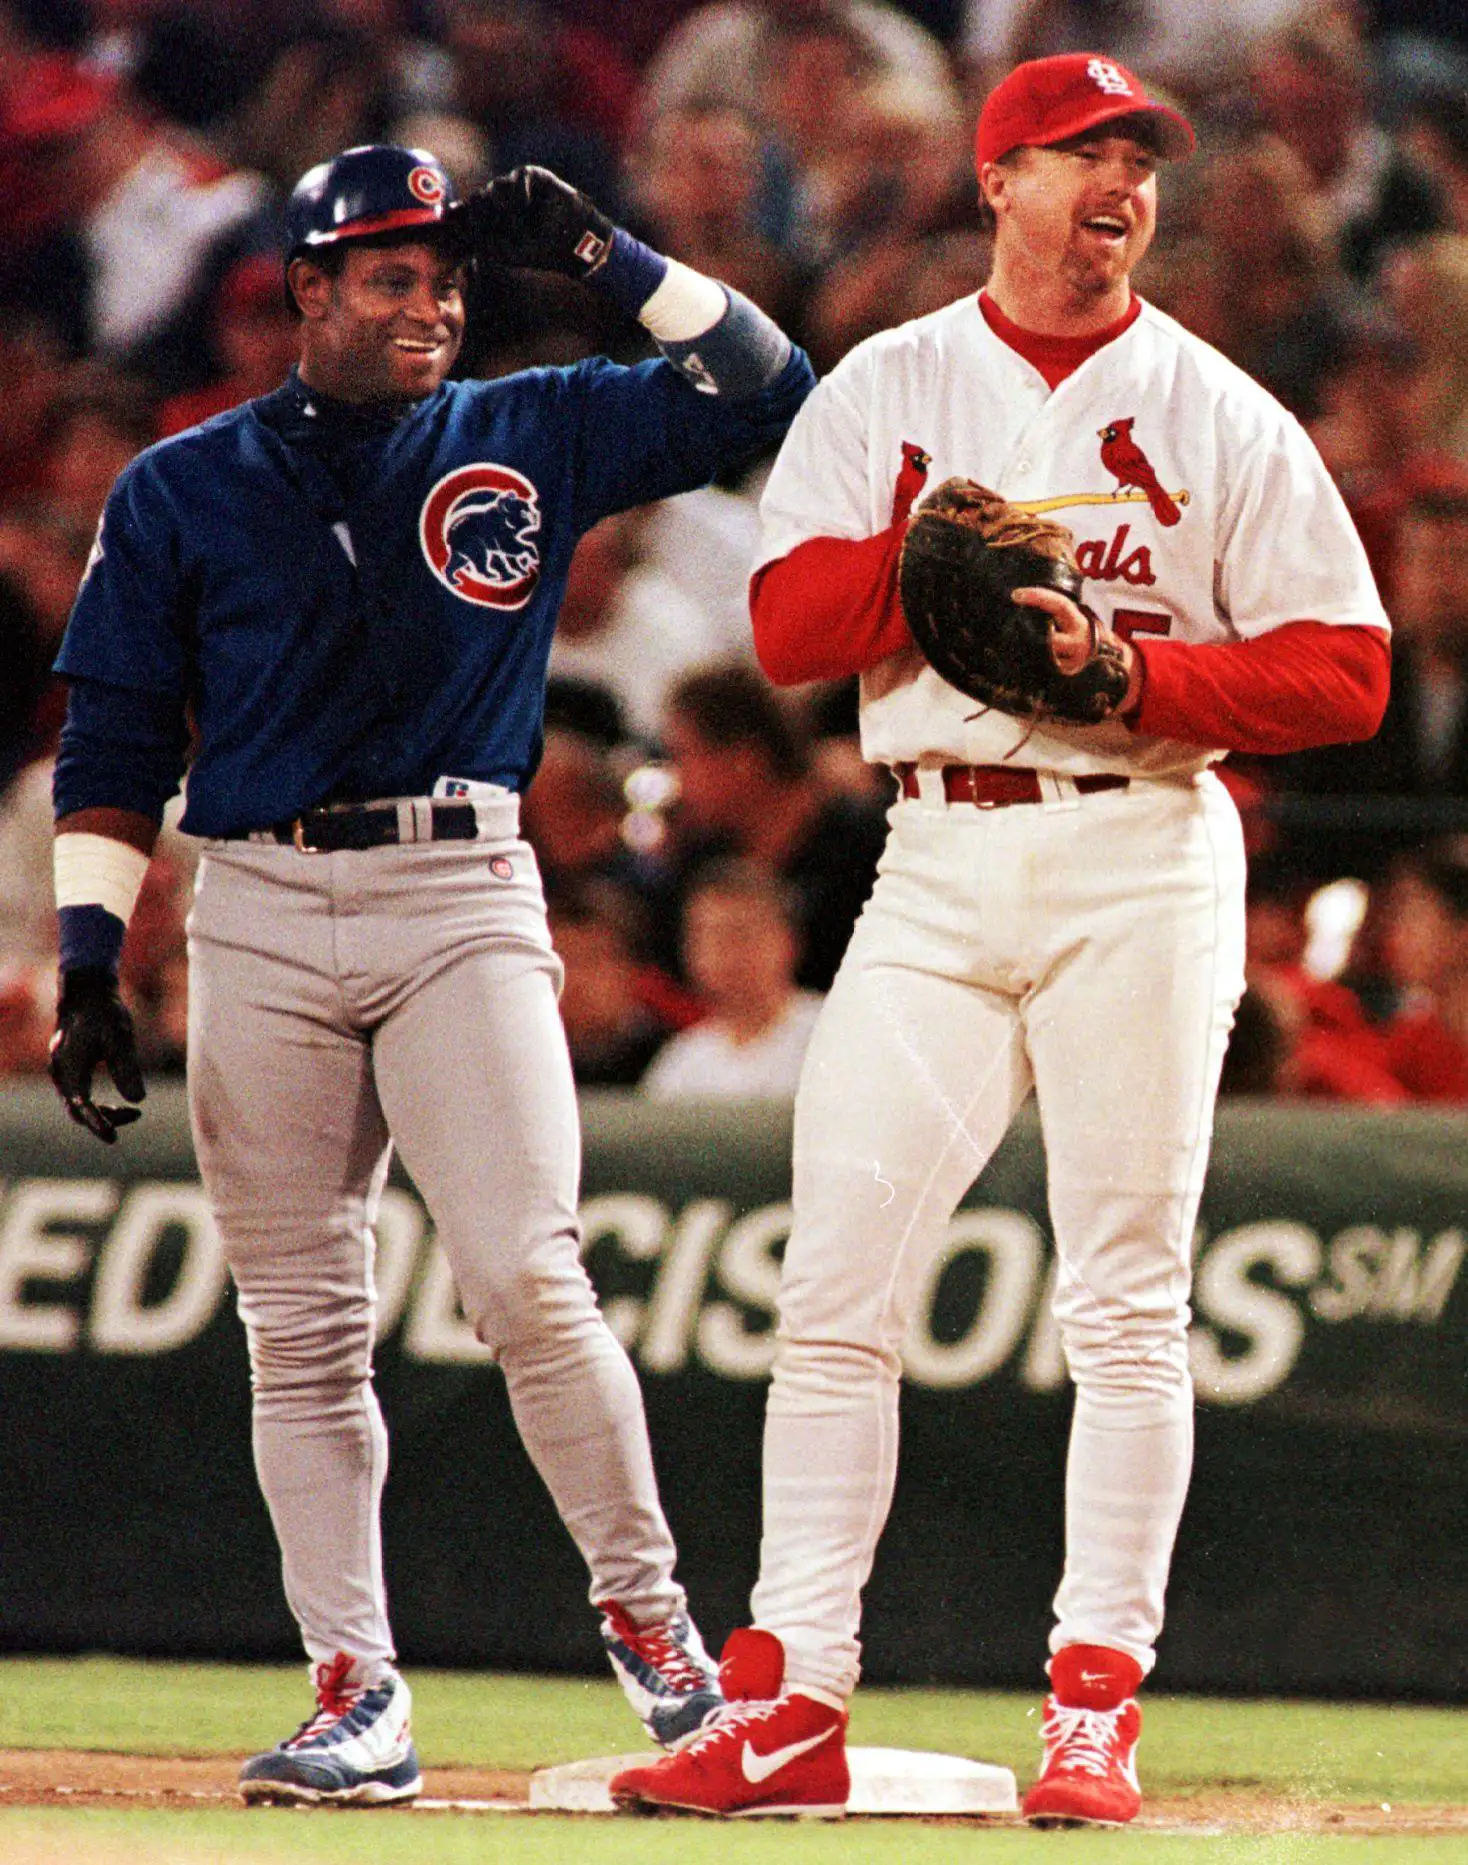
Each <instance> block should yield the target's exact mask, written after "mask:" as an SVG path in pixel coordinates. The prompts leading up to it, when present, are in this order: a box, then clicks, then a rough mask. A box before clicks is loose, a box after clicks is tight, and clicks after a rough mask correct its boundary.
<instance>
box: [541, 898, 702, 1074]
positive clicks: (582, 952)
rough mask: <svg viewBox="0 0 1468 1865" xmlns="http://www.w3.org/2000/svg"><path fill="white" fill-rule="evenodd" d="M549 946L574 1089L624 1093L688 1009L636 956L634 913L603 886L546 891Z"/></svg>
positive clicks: (629, 901)
mask: <svg viewBox="0 0 1468 1865" xmlns="http://www.w3.org/2000/svg"><path fill="white" fill-rule="evenodd" d="M546 907H547V915H548V920H549V925H550V933H551V943H552V945H554V947H555V949H556V955H557V956H558V957H559V959H560V960H561V963H562V964H563V965H564V967H565V978H564V980H563V982H562V986H561V996H560V1007H561V1022H562V1023H563V1024H564V1025H565V1030H566V1043H567V1046H568V1048H569V1049H570V1051H571V1071H572V1074H573V1075H574V1076H575V1078H576V1084H577V1086H578V1087H580V1088H629V1087H631V1086H632V1085H633V1084H634V1083H636V1082H637V1081H639V1080H640V1079H641V1077H642V1074H643V1071H644V1070H645V1069H646V1068H647V1065H648V1063H649V1062H650V1061H651V1060H652V1058H653V1057H654V1056H655V1055H656V1054H657V1052H658V1051H659V1050H660V1049H661V1048H662V1046H663V1044H664V1042H665V1041H666V1040H667V1039H668V1037H669V1036H670V1035H672V1034H673V1032H674V1031H676V1030H678V1029H680V1028H681V1027H682V1026H683V1025H684V1024H686V1023H687V1022H688V1021H689V1020H690V1019H691V1018H692V1017H693V1016H694V1015H696V1014H697V1013H696V1009H695V1006H694V1005H693V1003H692V1000H691V999H688V998H686V997H684V996H683V995H682V994H681V993H679V992H678V991H677V990H676V988H675V987H674V986H673V985H672V981H671V980H670V979H667V978H665V977H663V976H661V975H660V974H659V973H658V972H657V971H656V969H655V968H653V967H651V966H649V965H647V964H646V963H645V962H644V961H643V960H642V959H641V958H640V957H639V955H638V945H639V943H640V909H639V907H638V903H637V902H636V900H635V899H634V898H633V896H632V895H631V894H629V893H628V892H626V891H625V890H623V889H620V888H618V887H617V886H616V885H615V884H613V883H608V882H606V881H601V882H593V883H590V884H585V883H583V884H579V885H569V886H568V885H565V884H561V885H559V886H557V887H555V888H551V887H549V886H548V887H547V890H546Z"/></svg>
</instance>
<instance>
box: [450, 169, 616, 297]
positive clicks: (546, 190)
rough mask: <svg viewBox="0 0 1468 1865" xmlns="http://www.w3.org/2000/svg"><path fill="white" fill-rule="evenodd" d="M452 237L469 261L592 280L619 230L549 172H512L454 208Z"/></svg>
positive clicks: (540, 170) (518, 170) (590, 203)
mask: <svg viewBox="0 0 1468 1865" xmlns="http://www.w3.org/2000/svg"><path fill="white" fill-rule="evenodd" d="M446 218H447V221H448V226H449V230H450V234H451V236H453V237H455V238H456V239H457V241H458V243H459V247H460V250H461V251H462V253H463V254H464V256H465V258H468V259H479V260H488V261H490V262H492V263H493V264H495V265H502V266H529V267H531V268H533V269H534V270H535V271H537V272H560V273H562V274H563V275H564V276H565V277H566V278H577V279H584V278H590V277H591V275H592V273H593V272H596V271H597V270H599V269H600V267H601V266H602V265H603V264H605V262H606V257H607V254H608V253H609V252H610V251H611V249H612V234H613V233H614V232H615V231H616V229H615V228H614V227H613V225H612V223H611V221H610V220H608V219H607V217H606V215H605V214H604V213H603V212H602V211H601V209H600V208H599V207H598V206H597V205H596V203H595V202H594V201H591V200H588V199H587V197H586V196H585V195H584V194H582V193H581V192H580V191H579V190H578V189H576V188H573V187H572V186H571V184H570V183H569V182H567V181H562V180H561V178H560V176H559V175H553V174H552V173H551V172H550V170H549V169H548V168H535V167H533V166H531V167H525V168H512V169H511V170H510V172H509V174H508V175H497V176H496V177H495V178H494V180H493V181H491V182H490V183H488V185H487V186H485V187H483V188H479V189H477V190H476V191H475V192H474V193H473V194H471V195H470V196H469V198H468V199H467V200H465V201H460V202H458V203H456V205H454V206H453V207H451V208H450V209H449V211H448V214H447V216H446Z"/></svg>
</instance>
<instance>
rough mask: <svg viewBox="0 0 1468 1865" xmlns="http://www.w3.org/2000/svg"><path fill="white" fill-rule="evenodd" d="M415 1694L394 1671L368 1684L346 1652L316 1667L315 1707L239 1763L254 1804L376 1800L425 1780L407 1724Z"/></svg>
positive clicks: (400, 1796) (407, 1792) (407, 1791)
mask: <svg viewBox="0 0 1468 1865" xmlns="http://www.w3.org/2000/svg"><path fill="white" fill-rule="evenodd" d="M412 1708H413V1699H412V1696H411V1694H410V1693H409V1690H408V1686H407V1685H406V1684H405V1683H404V1682H403V1680H402V1678H401V1677H399V1676H398V1674H397V1672H396V1671H391V1670H390V1671H386V1672H384V1673H383V1674H382V1675H380V1676H378V1677H375V1678H374V1679H373V1681H372V1682H371V1684H364V1683H363V1682H362V1681H361V1668H360V1666H359V1665H358V1663H357V1661H356V1660H355V1659H354V1658H351V1657H349V1656H348V1655H347V1653H346V1652H338V1653H337V1655H336V1657H335V1658H334V1659H333V1660H332V1662H331V1663H330V1664H318V1665H317V1667H316V1714H315V1715H314V1716H312V1717H309V1718H308V1719H307V1720H306V1721H305V1722H303V1723H302V1724H301V1726H300V1728H299V1729H298V1730H297V1731H296V1733H295V1734H294V1735H293V1736H288V1737H287V1738H286V1740H285V1741H284V1742H281V1743H278V1744H277V1745H276V1747H274V1748H272V1749H267V1750H266V1751H265V1753H264V1754H263V1755H255V1756H253V1757H252V1758H251V1759H250V1760H249V1761H247V1762H246V1763H245V1765H244V1767H243V1768H242V1769H241V1770H240V1794H241V1796H242V1798H243V1799H244V1800H245V1801H247V1802H248V1803H249V1804H251V1805H252V1806H261V1805H264V1806H271V1805H274V1806H316V1805H320V1804H328V1805H332V1804H340V1805H343V1806H356V1807H363V1806H368V1807H370V1806H380V1805H382V1804H384V1803H386V1802H388V1801H394V1800H411V1799H412V1798H413V1796H414V1795H415V1794H417V1793H419V1792H420V1791H421V1789H422V1787H423V1777H422V1774H421V1772H420V1770H419V1767H418V1755H417V1752H416V1750H415V1749H414V1747H413V1738H412V1732H411V1726H410V1718H411V1715H412Z"/></svg>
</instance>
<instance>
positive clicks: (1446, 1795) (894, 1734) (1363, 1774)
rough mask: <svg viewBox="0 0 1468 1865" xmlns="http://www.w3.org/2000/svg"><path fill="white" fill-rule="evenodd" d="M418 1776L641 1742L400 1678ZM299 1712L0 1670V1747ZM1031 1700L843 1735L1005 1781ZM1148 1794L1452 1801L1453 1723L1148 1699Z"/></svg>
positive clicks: (265, 1730) (470, 1678)
mask: <svg viewBox="0 0 1468 1865" xmlns="http://www.w3.org/2000/svg"><path fill="white" fill-rule="evenodd" d="M409 1678H410V1681H411V1683H412V1685H413V1723H414V1730H415V1734H416V1736H417V1740H418V1748H419V1752H420V1754H421V1755H422V1757H423V1760H424V1763H425V1765H427V1766H428V1767H447V1766H450V1765H454V1764H462V1765H465V1766H479V1767H498V1768H535V1767H543V1766H546V1765H548V1764H550V1763H553V1762H558V1761H572V1760H575V1759H576V1758H577V1757H579V1756H584V1755H606V1754H616V1753H618V1752H620V1751H622V1750H628V1749H635V1748H637V1747H639V1746H640V1743H639V1740H638V1736H639V1731H638V1729H637V1727H636V1725H635V1724H634V1723H633V1721H632V1719H631V1717H630V1715H629V1714H628V1711H627V1708H626V1705H625V1703H624V1702H623V1700H622V1696H621V1693H620V1691H618V1689H617V1687H616V1686H615V1684H613V1683H612V1682H611V1681H610V1680H609V1679H608V1680H603V1679H600V1678H599V1679H596V1680H594V1681H591V1680H583V1679H580V1678H541V1677H497V1676H496V1677H489V1676H483V1675H480V1674H477V1673H473V1672H464V1671H410V1673H409ZM309 1707H310V1698H309V1692H308V1689H307V1685H306V1673H305V1670H304V1667H302V1668H299V1669H297V1668H295V1667H291V1666H263V1665H196V1664H139V1663H132V1662H129V1661H127V1660H123V1659H116V1658H6V1659H0V1748H89V1749H105V1750H112V1751H115V1752H117V1753H122V1754H145V1755H217V1754H246V1753H249V1752H251V1751H253V1750H255V1749H258V1748H267V1747H269V1746H270V1744H271V1743H273V1742H277V1741H279V1740H280V1738H281V1736H282V1735H284V1734H286V1733H287V1732H288V1731H289V1730H290V1729H291V1728H293V1727H294V1726H295V1724H296V1723H297V1722H299V1721H300V1720H301V1718H302V1717H303V1716H305V1715H306V1713H307V1711H308V1709H309ZM1037 1721H1038V1698H1037V1697H1035V1696H1029V1695H1024V1694H1003V1693H1000V1692H969V1691H945V1690H861V1691H859V1692H858V1693H857V1696H856V1698H855V1701H854V1703H853V1706H852V1725H851V1739H852V1741H853V1742H856V1743H860V1744H864V1745H868V1746H877V1747H892V1748H937V1749H943V1750H946V1751H949V1752H951V1753H953V1754H959V1755H974V1756H977V1757H979V1758H980V1759H982V1760H984V1761H994V1762H999V1763H1002V1764H1003V1765H1004V1766H1005V1767H1008V1768H1013V1769H1014V1770H1015V1773H1016V1774H1017V1775H1019V1777H1020V1778H1021V1780H1022V1781H1023V1780H1026V1779H1028V1777H1029V1776H1030V1775H1031V1774H1032V1773H1033V1771H1034V1767H1035V1762H1036V1759H1037V1757H1038V1753H1039V1738H1038V1735H1037V1734H1036V1724H1037ZM1142 1756H1143V1767H1144V1777H1145V1782H1146V1785H1147V1786H1148V1787H1149V1788H1151V1789H1152V1790H1153V1791H1154V1792H1157V1793H1164V1792H1165V1793H1169V1794H1176V1793H1186V1792H1189V1791H1191V1790H1194V1789H1197V1790H1199V1791H1201V1790H1204V1789H1207V1788H1209V1787H1258V1788H1261V1789H1264V1790H1266V1791H1269V1792H1274V1793H1292V1794H1300V1795H1303V1796H1305V1797H1307V1798H1312V1799H1327V1798H1330V1799H1341V1800H1352V1801H1365V1802H1380V1801H1383V1800H1389V1801H1402V1802H1404V1803H1405V1802H1411V1801H1448V1802H1452V1803H1456V1804H1461V1805H1468V1740H1465V1738H1464V1726H1463V1718H1462V1715H1461V1712H1459V1711H1456V1710H1447V1709H1428V1708H1422V1707H1419V1706H1415V1705H1414V1706H1404V1705H1391V1704H1338V1703H1310V1702H1304V1703H1301V1702H1277V1701H1267V1702H1255V1701H1238V1700H1233V1699H1224V1698H1211V1697H1169V1696H1162V1695H1158V1696H1155V1697H1150V1696H1149V1697H1148V1699H1147V1703H1146V1726H1145V1731H1144V1734H1143V1738H1142Z"/></svg>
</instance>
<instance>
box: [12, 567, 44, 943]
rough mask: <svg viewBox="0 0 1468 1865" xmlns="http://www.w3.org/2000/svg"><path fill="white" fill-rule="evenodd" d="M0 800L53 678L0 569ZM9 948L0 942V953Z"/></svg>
mask: <svg viewBox="0 0 1468 1865" xmlns="http://www.w3.org/2000/svg"><path fill="white" fill-rule="evenodd" d="M0 669H3V672H0V799H3V798H4V795H5V792H6V789H7V787H8V786H9V784H10V782H11V780H12V778H13V777H14V776H15V774H16V772H17V771H19V770H20V769H21V767H22V766H23V765H24V764H25V763H27V762H28V760H30V759H31V758H33V757H35V756H36V754H37V752H38V751H39V749H40V747H39V745H37V743H36V742H35V733H36V708H37V706H38V705H39V703H40V699H41V695H42V693H43V692H44V691H45V690H46V687H47V684H48V683H49V681H50V678H51V653H50V651H49V648H48V644H47V642H46V640H45V637H44V635H43V633H42V629H41V620H40V617H39V616H38V615H37V614H36V611H35V608H34V606H33V605H32V603H31V602H30V600H29V598H28V597H27V595H26V592H25V588H24V586H23V585H22V583H21V582H20V579H19V578H18V577H17V576H15V575H14V574H13V573H9V572H6V571H3V570H0ZM6 950H7V947H6V946H5V944H4V942H3V941H0V954H3V953H4V952H5V951H6Z"/></svg>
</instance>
